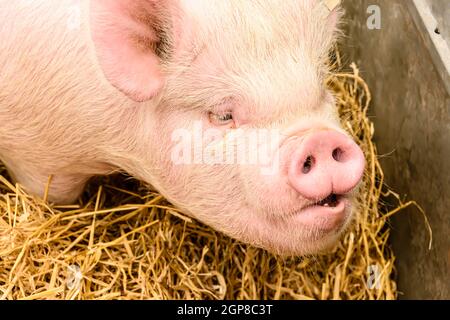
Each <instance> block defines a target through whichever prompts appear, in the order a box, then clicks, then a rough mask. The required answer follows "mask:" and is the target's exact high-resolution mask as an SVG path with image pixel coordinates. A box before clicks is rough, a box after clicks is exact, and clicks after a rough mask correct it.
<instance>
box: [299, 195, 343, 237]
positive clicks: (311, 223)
mask: <svg viewBox="0 0 450 320" xmlns="http://www.w3.org/2000/svg"><path fill="white" fill-rule="evenodd" d="M349 207H350V200H349V199H348V197H347V196H346V195H339V194H334V193H333V194H330V195H328V196H327V197H325V198H323V199H321V200H319V201H316V202H313V203H312V204H310V205H307V206H306V207H304V208H303V209H301V210H300V211H297V212H296V214H295V215H294V219H295V220H296V221H297V222H299V223H301V224H302V225H304V226H307V227H308V228H310V229H314V230H317V231H321V232H325V233H326V232H331V231H335V230H339V229H341V228H342V226H343V225H344V224H345V222H346V220H347V215H348V212H349V210H348V208H349Z"/></svg>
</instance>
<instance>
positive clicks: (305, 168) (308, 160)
mask: <svg viewBox="0 0 450 320" xmlns="http://www.w3.org/2000/svg"><path fill="white" fill-rule="evenodd" d="M313 164H314V158H313V157H311V156H309V157H308V158H306V161H305V162H304V163H303V168H302V172H303V173H304V174H307V173H309V172H310V171H311V169H312V166H313Z"/></svg>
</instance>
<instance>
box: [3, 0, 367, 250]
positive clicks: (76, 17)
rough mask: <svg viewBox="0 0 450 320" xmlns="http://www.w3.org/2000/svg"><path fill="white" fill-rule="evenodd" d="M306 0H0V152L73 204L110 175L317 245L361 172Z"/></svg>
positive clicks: (183, 206) (311, 1)
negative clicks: (96, 179) (93, 182)
mask: <svg viewBox="0 0 450 320" xmlns="http://www.w3.org/2000/svg"><path fill="white" fill-rule="evenodd" d="M339 16H340V12H339V8H335V9H333V10H331V11H330V8H328V7H327V6H326V5H325V4H324V3H323V1H316V0H255V1H250V0H227V1H224V0H115V1H113V0H91V1H87V0H58V1H49V0H34V1H27V0H15V1H6V0H0V21H1V22H0V28H1V30H0V32H1V33H0V40H1V41H0V43H1V44H0V46H1V50H0V64H1V65H0V66H1V74H0V159H1V160H2V161H3V162H4V163H5V165H6V167H7V169H8V171H9V172H10V174H11V176H12V177H13V178H14V179H15V180H16V181H18V182H19V183H21V184H22V185H23V186H24V187H25V188H26V189H27V190H28V191H29V192H31V193H33V194H36V195H40V196H42V195H43V193H44V190H45V188H46V185H47V181H48V177H49V176H52V182H51V184H50V188H49V194H48V196H49V199H50V200H51V201H54V202H57V203H69V202H73V201H75V200H76V199H77V197H78V196H79V195H80V193H81V192H82V190H83V187H84V185H85V183H86V182H87V180H88V179H89V178H91V177H92V176H93V175H104V174H110V173H112V172H115V171H119V170H123V171H126V172H128V173H129V174H131V175H133V176H135V177H136V178H138V179H141V180H143V181H145V182H147V183H149V184H151V185H152V186H153V187H154V188H155V189H157V190H158V191H159V192H161V193H162V194H163V195H164V196H165V197H166V198H167V199H169V200H170V201H171V202H173V203H174V204H175V205H176V206H177V207H178V208H180V210H182V211H183V212H185V213H186V214H188V215H190V216H192V217H195V218H197V219H198V220H200V221H202V222H204V223H206V224H208V225H210V226H211V227H213V228H215V229H217V230H219V231H222V232H224V233H226V234H227V235H229V236H231V237H234V238H236V239H239V240H241V241H244V242H248V243H251V244H253V245H256V246H259V247H263V248H266V249H268V250H271V251H273V252H277V253H281V254H310V253H314V252H317V251H319V250H322V249H324V248H327V247H329V246H330V245H331V244H333V243H334V242H335V241H336V240H337V239H338V238H339V235H340V234H342V232H343V230H345V228H346V226H348V224H349V222H350V221H351V218H352V202H353V200H352V199H353V194H354V193H355V189H356V188H357V186H358V184H359V182H360V180H361V177H362V174H363V170H364V157H363V154H362V152H361V150H360V149H359V147H358V146H357V145H356V144H355V143H354V142H353V141H352V140H351V139H350V138H349V137H348V135H347V134H346V133H345V131H344V130H343V129H342V128H341V127H340V124H339V123H340V122H339V117H338V114H337V110H336V107H335V103H334V98H333V96H332V95H331V93H330V92H329V91H328V90H327V88H326V85H325V78H326V76H327V75H328V73H329V70H328V53H329V50H330V48H331V45H332V44H333V42H334V39H335V37H336V32H337V27H336V25H337V23H338V20H339Z"/></svg>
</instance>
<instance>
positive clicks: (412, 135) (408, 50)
mask: <svg viewBox="0 0 450 320" xmlns="http://www.w3.org/2000/svg"><path fill="white" fill-rule="evenodd" d="M343 3H344V7H345V9H346V11H347V12H346V22H347V26H346V30H345V34H346V35H347V37H346V38H345V39H344V40H343V42H344V45H343V48H345V50H346V52H344V53H345V56H346V57H347V60H348V61H347V62H352V61H355V62H356V63H357V64H358V66H359V67H360V69H361V73H362V75H363V77H364V78H365V79H366V80H367V82H368V84H369V87H370V89H371V91H372V94H373V104H372V109H371V112H372V116H373V120H374V122H375V130H376V142H377V145H378V151H379V154H380V155H382V165H383V168H384V170H385V174H386V183H387V184H388V185H389V186H390V187H392V188H393V189H394V190H395V191H397V192H399V193H400V195H402V196H404V197H405V199H414V200H416V201H417V202H418V203H419V204H420V205H421V206H422V207H423V208H424V209H425V211H426V213H427V216H428V219H429V221H430V224H431V227H432V230H433V247H432V250H428V242H429V233H428V230H427V227H426V225H425V223H424V218H423V216H422V215H421V214H420V213H419V212H418V211H417V210H416V209H414V208H410V209H408V210H406V211H404V212H402V213H400V214H399V215H397V216H395V217H394V218H393V219H392V226H393V232H392V238H391V241H392V244H393V247H394V250H395V253H396V256H397V270H398V284H399V290H400V291H401V292H402V293H403V294H400V298H414V299H438V298H440V299H443V298H446V299H450V272H449V271H450V237H449V235H450V94H449V92H450V89H449V88H450V81H449V77H450V76H449V73H448V69H447V70H446V67H448V64H449V63H450V56H445V57H443V56H442V54H443V52H448V51H445V50H444V51H442V50H440V51H437V50H436V48H435V44H436V43H438V44H439V46H441V49H442V48H443V47H442V45H443V43H445V39H447V41H449V42H450V27H449V23H450V14H449V11H448V10H450V1H448V0H418V1H415V2H413V0H358V1H352V0H344V1H343ZM415 3H419V4H420V5H422V6H425V7H424V8H422V9H426V10H425V11H422V10H417V9H416V6H415V5H414V4H415ZM370 5H378V6H379V8H380V10H381V11H380V12H381V29H379V30H377V29H375V30H370V29H369V28H368V27H367V19H368V17H369V16H370V14H369V13H367V8H368V7H369V6H370ZM424 12H425V13H429V14H431V15H432V17H430V15H428V16H427V15H426V14H425V15H423V13H424ZM424 16H425V17H428V18H430V19H428V20H427V21H422V18H423V17H424ZM433 19H435V21H434V20H433ZM430 21H431V22H430ZM437 27H439V32H440V35H438V34H436V33H435V28H437ZM430 28H432V30H431V29H430ZM447 45H448V42H447ZM444 49H445V48H444ZM447 49H448V47H447ZM443 58H445V59H443ZM447 58H448V60H447V61H446V59H447Z"/></svg>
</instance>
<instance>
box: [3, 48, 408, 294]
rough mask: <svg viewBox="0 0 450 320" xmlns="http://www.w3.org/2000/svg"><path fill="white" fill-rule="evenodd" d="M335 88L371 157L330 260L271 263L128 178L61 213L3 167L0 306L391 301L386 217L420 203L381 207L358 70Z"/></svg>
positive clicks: (338, 78)
mask: <svg viewBox="0 0 450 320" xmlns="http://www.w3.org/2000/svg"><path fill="white" fill-rule="evenodd" d="M338 58H339V57H338ZM329 80H330V81H329V84H330V87H331V88H332V89H333V90H334V92H335V94H336V97H337V100H338V105H339V110H340V113H341V115H342V123H343V125H344V127H345V128H346V129H347V130H348V131H349V132H350V133H351V134H352V135H353V137H354V138H355V140H356V141H357V142H358V144H359V145H360V146H361V148H362V149H363V151H364V152H365V155H366V159H367V168H366V172H365V175H364V181H363V185H362V188H361V192H360V194H359V196H358V201H357V202H358V207H357V208H356V209H355V211H356V214H357V216H356V220H355V223H354V225H353V226H352V227H351V229H350V230H349V232H348V233H347V234H346V235H345V236H344V237H343V238H342V240H341V241H340V243H339V244H337V245H336V247H335V248H334V249H333V250H332V251H331V252H329V253H327V254H321V255H316V256H309V257H303V258H299V257H291V258H281V257H277V256H274V255H271V254H269V253H267V252H266V251H264V250H261V249H257V248H253V247H251V246H248V245H245V244H242V243H240V242H238V241H235V240H232V239H230V238H228V237H226V236H224V235H222V234H220V233H218V232H216V231H214V230H212V229H210V228H208V227H207V226H205V225H203V224H201V223H199V222H197V221H195V220H193V219H190V218H188V217H185V216H184V215H183V214H181V213H179V212H178V211H177V210H176V209H175V208H173V207H172V206H171V205H170V204H169V203H167V202H166V201H165V200H164V198H163V197H162V196H160V195H159V194H157V193H154V192H152V191H149V189H148V188H146V186H145V185H143V184H142V183H140V182H138V181H135V180H133V179H132V178H130V177H127V176H125V175H118V176H111V177H103V178H96V179H95V180H94V181H92V182H91V183H90V184H89V185H88V187H87V189H86V191H85V192H84V194H83V196H82V197H81V199H80V200H79V202H78V203H77V204H76V205H73V206H66V207H58V206H55V205H52V204H49V203H47V202H45V201H44V200H41V199H38V198H35V197H32V196H29V195H27V194H26V193H25V192H24V191H23V189H22V188H21V187H20V185H14V184H13V183H11V180H10V179H9V178H8V176H7V173H6V170H5V169H4V168H2V167H1V166H0V299H395V298H396V297H397V288H396V283H395V270H394V259H395V257H394V255H393V252H392V250H391V249H390V247H389V243H388V241H389V233H390V229H389V225H388V217H389V216H391V215H392V214H395V213H397V212H398V211H400V210H401V209H402V208H404V207H405V206H407V205H411V204H414V202H409V203H401V201H400V200H398V207H397V208H392V207H391V209H389V210H388V209H387V207H386V206H384V205H383V200H382V199H383V194H388V193H390V194H393V193H392V192H391V191H389V190H388V189H387V188H386V187H385V186H384V185H383V171H382V169H381V167H380V165H379V162H378V157H377V150H376V147H375V145H374V144H373V142H372V137H373V134H374V127H373V124H372V123H371V121H370V119H369V118H368V117H367V111H368V107H369V104H370V93H369V90H368V87H367V85H366V83H365V82H364V80H363V79H362V78H361V77H360V76H359V74H358V70H357V68H356V67H355V66H354V65H352V70H350V72H348V73H336V74H334V75H333V76H331V77H330V79H329ZM397 199H399V198H398V197H397Z"/></svg>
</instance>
